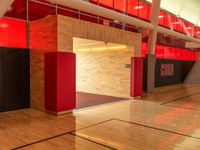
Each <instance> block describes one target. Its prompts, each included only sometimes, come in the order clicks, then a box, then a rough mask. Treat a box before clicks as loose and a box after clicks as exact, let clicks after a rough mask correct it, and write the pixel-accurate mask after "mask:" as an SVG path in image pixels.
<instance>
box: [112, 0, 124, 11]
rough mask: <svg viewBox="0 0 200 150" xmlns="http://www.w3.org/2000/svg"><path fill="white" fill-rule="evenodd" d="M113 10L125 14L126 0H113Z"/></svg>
mask: <svg viewBox="0 0 200 150" xmlns="http://www.w3.org/2000/svg"><path fill="white" fill-rule="evenodd" d="M114 9H115V10H117V11H120V12H122V13H126V9H127V4H126V0H114Z"/></svg>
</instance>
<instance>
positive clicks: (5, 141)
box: [0, 84, 200, 150]
mask: <svg viewBox="0 0 200 150" xmlns="http://www.w3.org/2000/svg"><path fill="white" fill-rule="evenodd" d="M199 98H200V85H182V84H179V85H173V86H167V87H162V88H157V89H156V92H155V94H148V95H144V96H143V97H142V98H141V99H135V100H131V99H130V100H126V101H119V102H115V103H107V104H103V105H98V106H95V107H88V108H86V109H80V110H75V111H74V112H73V113H68V114H64V115H60V116H55V115H51V114H48V113H45V112H42V111H37V110H34V109H22V110H16V111H9V112H3V113H1V114H0V149H2V150H4V149H23V150H38V149H42V150H50V149H57V150H66V149H67V150H75V149H79V150H81V149H84V150H107V149H108V150H109V149H124V150H129V149H130V150H174V149H176V150H197V149H199V147H200V101H199ZM180 122H181V123H180Z"/></svg>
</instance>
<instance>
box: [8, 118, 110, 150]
mask: <svg viewBox="0 0 200 150" xmlns="http://www.w3.org/2000/svg"><path fill="white" fill-rule="evenodd" d="M111 120H113V119H108V120H105V121H102V122H99V123H96V124H92V125H90V126H86V127H83V128H80V129H77V130H83V129H87V128H89V127H93V126H96V125H98V124H102V123H105V122H108V121H111ZM77 130H72V131H68V132H64V133H61V134H58V135H54V136H51V137H48V138H45V139H42V140H39V141H35V142H32V143H28V144H25V145H22V146H18V147H15V148H12V149H11V150H18V149H20V148H24V147H28V146H31V145H34V144H38V143H41V142H44V141H47V140H50V139H54V138H57V137H60V136H64V135H67V134H70V133H71V132H76V131H77ZM94 143H95V142H94Z"/></svg>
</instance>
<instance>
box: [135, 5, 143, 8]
mask: <svg viewBox="0 0 200 150" xmlns="http://www.w3.org/2000/svg"><path fill="white" fill-rule="evenodd" d="M134 8H135V9H142V8H143V7H142V6H140V5H139V6H135V7H134Z"/></svg>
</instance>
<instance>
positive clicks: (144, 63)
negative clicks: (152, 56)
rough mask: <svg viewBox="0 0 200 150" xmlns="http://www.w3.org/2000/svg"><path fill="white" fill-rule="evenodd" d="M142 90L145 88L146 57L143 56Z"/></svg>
mask: <svg viewBox="0 0 200 150" xmlns="http://www.w3.org/2000/svg"><path fill="white" fill-rule="evenodd" d="M143 90H144V91H146V90H147V57H145V58H143Z"/></svg>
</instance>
